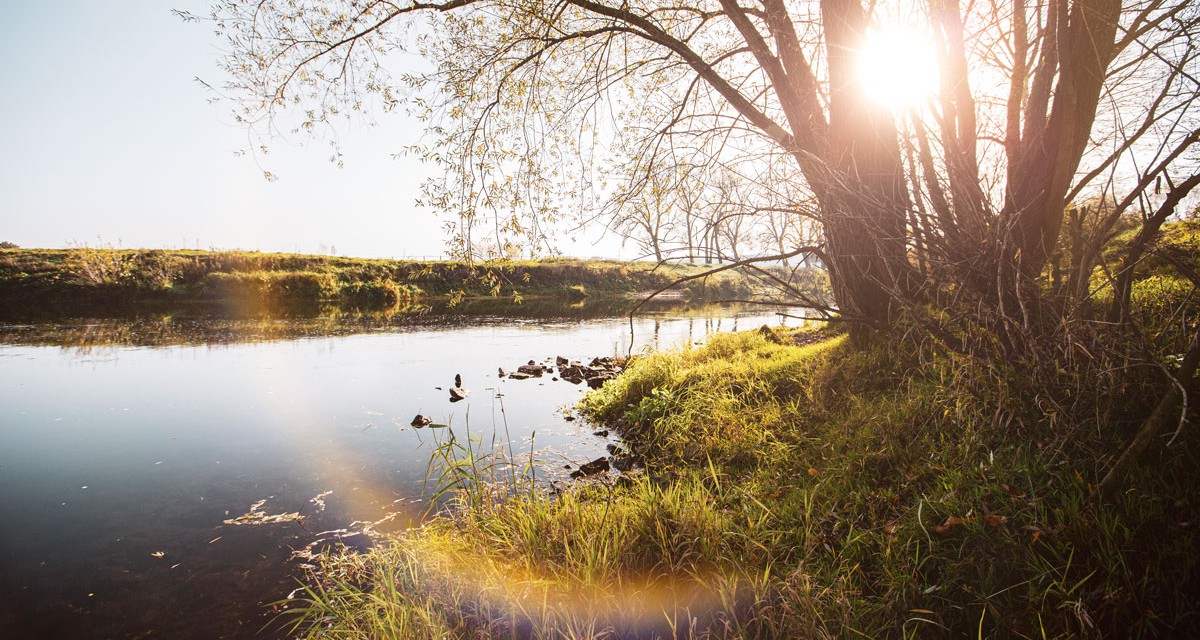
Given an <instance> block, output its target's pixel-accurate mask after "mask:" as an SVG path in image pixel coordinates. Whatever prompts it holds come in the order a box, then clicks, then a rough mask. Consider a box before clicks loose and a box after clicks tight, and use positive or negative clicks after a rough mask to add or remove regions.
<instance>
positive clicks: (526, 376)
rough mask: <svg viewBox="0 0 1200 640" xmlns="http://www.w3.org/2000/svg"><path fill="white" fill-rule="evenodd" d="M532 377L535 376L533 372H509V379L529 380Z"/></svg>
mask: <svg viewBox="0 0 1200 640" xmlns="http://www.w3.org/2000/svg"><path fill="white" fill-rule="evenodd" d="M532 377H534V376H533V375H532V374H528V373H521V372H520V371H514V372H512V373H510V374H508V378H509V380H528V379H530V378H532Z"/></svg>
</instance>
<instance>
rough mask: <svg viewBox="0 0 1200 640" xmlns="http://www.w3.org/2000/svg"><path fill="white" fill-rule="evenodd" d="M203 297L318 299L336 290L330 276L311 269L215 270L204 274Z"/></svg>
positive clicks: (259, 300)
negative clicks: (294, 270) (232, 271)
mask: <svg viewBox="0 0 1200 640" xmlns="http://www.w3.org/2000/svg"><path fill="white" fill-rule="evenodd" d="M202 287H203V290H204V294H205V297H210V298H224V299H231V300H236V301H240V302H283V303H305V302H320V301H321V300H324V299H327V298H331V297H333V295H334V294H335V293H336V292H337V288H336V286H335V284H334V279H333V276H331V275H329V274H325V273H316V272H312V271H300V272H286V271H249V272H246V271H238V272H234V273H224V272H216V273H210V274H208V275H206V276H204V280H203V284H202Z"/></svg>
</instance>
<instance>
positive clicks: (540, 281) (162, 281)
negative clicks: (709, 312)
mask: <svg viewBox="0 0 1200 640" xmlns="http://www.w3.org/2000/svg"><path fill="white" fill-rule="evenodd" d="M700 270H701V268H700V267H693V266H661V267H656V265H654V264H652V263H629V262H616V261H600V260H573V259H550V260H542V261H536V262H505V263H499V264H490V265H475V266H470V265H466V264H462V263H457V262H418V261H403V260H373V259H361V258H342V257H331V256H312V255H295V254H273V253H257V252H242V251H221V252H210V251H174V250H172V251H159V250H140V249H88V248H81V249H63V250H48V249H3V250H0V302H4V303H7V304H13V305H24V306H53V305H92V306H104V305H128V304H139V303H172V302H225V303H229V304H236V305H240V306H248V305H261V304H274V305H297V304H313V303H319V302H336V303H338V304H342V305H345V306H351V307H360V308H372V309H379V308H388V307H392V306H395V305H397V304H402V303H405V302H409V301H412V300H413V299H416V298H419V297H421V296H455V297H472V296H508V297H513V298H516V299H520V298H522V297H529V296H547V297H556V298H562V299H565V300H580V299H584V298H587V297H591V296H606V295H629V294H632V293H635V292H639V291H645V290H652V289H658V288H660V287H663V286H666V285H668V284H670V283H671V282H673V281H674V280H676V279H677V278H679V277H681V276H684V275H688V274H693V273H697V272H699V271H700ZM747 286H748V285H747V283H746V281H745V280H744V279H742V278H741V277H740V276H736V275H726V274H721V275H718V276H714V277H712V278H708V279H705V280H703V281H701V280H697V281H694V282H690V283H688V285H687V287H686V288H685V289H684V290H683V291H684V293H685V295H688V296H691V297H707V298H710V299H715V298H722V297H743V296H744V295H745V293H746V291H747Z"/></svg>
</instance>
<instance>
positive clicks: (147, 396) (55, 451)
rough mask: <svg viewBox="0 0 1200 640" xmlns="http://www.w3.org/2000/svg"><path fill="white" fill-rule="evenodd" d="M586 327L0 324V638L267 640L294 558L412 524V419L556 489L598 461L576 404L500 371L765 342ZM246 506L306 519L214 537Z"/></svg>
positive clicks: (565, 387) (766, 317) (709, 317)
mask: <svg viewBox="0 0 1200 640" xmlns="http://www.w3.org/2000/svg"><path fill="white" fill-rule="evenodd" d="M596 315H597V314H590V317H584V318H579V317H575V318H570V317H559V318H549V319H545V318H543V319H531V318H505V317H497V316H495V315H486V314H476V315H469V316H468V315H463V314H459V315H457V316H456V317H454V318H453V321H452V322H447V321H446V318H442V319H441V320H440V321H433V320H431V319H429V318H426V319H425V320H426V321H420V322H411V321H404V322H395V321H366V322H364V321H363V319H362V318H352V319H348V318H340V319H339V318H334V319H332V320H330V319H328V318H325V319H317V320H316V321H314V320H313V319H311V318H310V319H284V320H278V319H262V318H258V319H256V320H254V321H253V322H234V321H230V320H229V319H225V318H207V317H203V316H200V317H186V318H185V317H173V316H170V315H164V316H154V317H150V318H136V319H126V320H120V321H113V320H107V321H94V320H68V321H63V320H58V321H53V322H48V321H37V322H21V323H17V322H7V323H0V325H2V326H0V491H2V492H3V495H2V498H0V637H3V638H68V637H70V638H155V637H163V638H182V637H195V638H219V637H226V638H235V637H236V638H243V637H245V638H248V637H278V636H280V635H282V634H281V633H280V632H279V631H277V630H273V629H271V628H269V629H267V630H266V631H265V632H262V633H260V629H262V627H263V625H264V624H266V623H267V622H269V621H270V620H271V619H272V617H273V614H272V613H271V611H270V609H269V607H268V606H266V605H265V603H270V602H272V601H275V600H278V599H279V598H281V597H282V596H284V595H286V594H287V593H288V592H289V591H291V590H292V588H294V587H295V586H296V582H295V576H297V575H299V567H298V565H299V563H300V562H301V561H300V560H295V559H291V557H292V553H293V551H294V550H297V549H302V548H304V547H305V546H306V545H309V544H310V543H312V542H314V541H316V540H321V539H330V538H331V534H329V533H326V532H328V531H331V530H339V529H345V530H347V534H346V536H348V537H346V538H345V539H346V541H347V542H348V543H352V544H353V543H355V541H358V542H359V543H361V541H362V540H364V539H365V536H362V535H358V536H354V535H353V534H354V533H355V532H361V531H363V530H364V529H366V530H369V531H378V532H384V533H386V532H391V531H396V530H399V529H402V528H404V527H407V526H411V524H412V523H413V522H414V521H415V520H416V519H417V518H419V517H420V514H421V513H422V511H423V510H424V508H425V505H424V503H423V502H422V501H421V497H422V492H423V490H425V487H424V480H425V475H426V469H427V464H428V461H429V455H430V448H431V444H432V441H433V438H434V436H435V435H439V433H438V432H439V431H441V430H436V429H414V428H412V427H411V426H409V425H410V422H411V421H412V419H413V416H414V415H415V414H417V413H421V414H424V415H427V416H430V417H432V418H433V419H434V420H435V421H437V422H443V423H448V424H450V425H451V426H452V428H454V429H455V431H456V433H459V434H460V435H461V434H462V433H463V432H465V431H466V430H467V429H469V430H470V431H471V433H472V434H477V435H481V436H482V437H484V438H485V439H486V440H490V439H491V438H492V437H493V435H496V434H498V436H499V438H500V439H503V438H504V437H505V427H506V426H507V433H508V435H509V436H511V440H512V442H513V446H514V447H515V448H516V449H517V450H518V451H522V452H529V451H530V450H531V449H532V450H533V451H534V452H535V454H534V455H535V457H536V458H537V459H538V460H539V461H541V463H542V465H541V468H542V473H543V475H545V476H550V475H553V474H554V473H556V472H557V473H562V467H563V465H564V463H567V462H572V463H580V462H585V461H587V460H590V459H592V458H595V457H597V456H599V455H603V454H604V448H605V445H606V444H608V442H610V441H609V440H606V439H605V438H601V437H597V436H594V435H592V431H593V430H594V427H590V426H589V425H586V424H583V423H582V422H581V421H578V420H576V421H569V420H567V414H569V410H568V408H569V406H570V405H572V404H573V403H574V402H575V401H576V400H578V398H579V397H580V395H581V394H582V392H583V390H584V387H582V386H575V385H572V384H570V383H567V382H564V381H554V380H551V378H550V377H549V376H547V377H545V378H542V379H534V380H526V381H515V380H500V379H499V377H498V372H497V368H498V367H503V368H505V369H509V370H512V369H515V368H516V367H517V366H518V365H520V364H523V363H525V362H527V361H528V360H531V359H532V360H538V361H541V360H544V359H546V358H553V357H555V356H563V357H566V358H569V359H575V360H583V361H585V362H586V361H587V360H590V359H591V358H592V357H594V356H603V355H614V354H622V355H623V354H625V353H626V352H629V351H630V350H631V349H632V351H633V352H634V353H636V352H639V351H641V350H643V349H645V348H647V347H648V346H653V345H660V346H670V345H676V344H682V343H684V342H689V341H690V342H697V341H700V340H702V339H703V337H704V336H705V335H707V334H708V333H709V332H711V331H715V330H736V329H751V328H755V327H757V326H760V325H762V324H780V323H781V322H782V320H781V319H780V318H779V317H778V316H776V315H774V314H771V313H765V312H763V311H761V310H758V311H746V310H739V309H729V308H709V309H703V310H699V311H697V310H692V311H688V312H682V311H669V310H667V311H662V310H660V311H658V312H655V313H653V314H650V315H647V316H644V317H639V318H638V319H637V320H636V321H635V322H634V323H633V334H632V336H631V334H630V322H629V320H628V318H623V317H611V316H610V317H603V315H602V314H599V315H600V316H601V317H595V316H596ZM134 345H150V346H134ZM455 374H461V376H462V380H463V386H464V387H466V388H467V389H470V390H471V395H470V397H469V398H468V399H467V400H465V401H463V402H459V403H451V402H449V396H448V393H447V391H445V390H444V389H448V388H449V387H451V386H453V380H454V376H455ZM436 387H442V388H443V390H438V389H437V388H436ZM497 392H499V394H502V395H498V393H497ZM556 470H557V471H556ZM322 494H324V496H323V498H322V499H323V500H324V506H321V505H320V500H314V498H317V497H318V496H321V495H322ZM261 500H266V502H265V503H263V504H262V506H261V507H259V511H260V512H262V513H265V514H268V515H277V514H287V513H298V514H300V515H301V516H303V517H302V519H300V520H292V521H285V522H274V523H267V524H257V525H240V526H238V525H231V524H226V523H225V522H224V521H225V520H229V519H234V518H236V517H237V516H239V515H242V514H245V513H247V512H248V511H249V510H250V508H251V505H252V504H254V503H257V502H259V501H261ZM256 634H258V635H256Z"/></svg>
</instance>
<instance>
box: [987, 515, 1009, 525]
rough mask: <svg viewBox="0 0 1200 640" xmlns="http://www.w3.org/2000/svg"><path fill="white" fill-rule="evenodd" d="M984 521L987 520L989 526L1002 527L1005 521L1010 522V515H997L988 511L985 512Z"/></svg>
mask: <svg viewBox="0 0 1200 640" xmlns="http://www.w3.org/2000/svg"><path fill="white" fill-rule="evenodd" d="M983 521H984V522H986V523H987V524H988V526H989V527H1002V526H1004V523H1005V522H1008V516H996V515H992V514H990V513H988V514H984V516H983Z"/></svg>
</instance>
